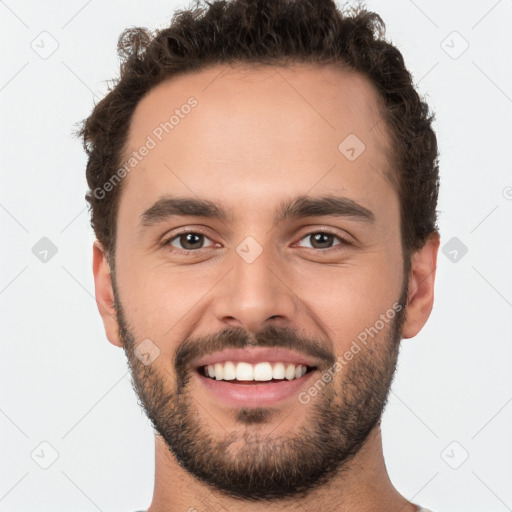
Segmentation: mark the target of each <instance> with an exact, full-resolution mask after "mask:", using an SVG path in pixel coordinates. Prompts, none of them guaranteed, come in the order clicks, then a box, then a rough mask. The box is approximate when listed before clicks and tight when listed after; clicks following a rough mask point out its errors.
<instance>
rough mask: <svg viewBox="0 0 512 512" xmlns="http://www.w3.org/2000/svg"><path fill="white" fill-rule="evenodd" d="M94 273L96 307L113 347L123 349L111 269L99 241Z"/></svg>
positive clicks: (95, 243) (93, 266)
mask: <svg viewBox="0 0 512 512" xmlns="http://www.w3.org/2000/svg"><path fill="white" fill-rule="evenodd" d="M92 271H93V273H94V289H95V294H96V305H97V306H98V311H99V312H100V315H101V318H102V320H103V325H104V326H105V334H106V335H107V338H108V340H109V341H110V343H112V345H115V346H117V347H122V346H123V344H122V342H121V340H120V337H119V325H118V323H117V315H116V309H115V307H114V291H113V288H112V279H111V277H110V267H109V264H108V262H107V257H106V255H105V251H104V249H103V246H102V245H101V243H100V242H99V241H98V240H96V241H95V242H94V245H93V255H92Z"/></svg>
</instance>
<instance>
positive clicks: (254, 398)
mask: <svg viewBox="0 0 512 512" xmlns="http://www.w3.org/2000/svg"><path fill="white" fill-rule="evenodd" d="M315 373H316V370H313V371H311V372H309V373H306V374H305V375H303V376H302V377H299V378H298V379H293V380H282V381H279V382H268V383H262V384H254V383H250V384H244V383H238V382H237V383H235V381H228V380H215V379H210V378H208V377H204V376H203V375H201V374H200V373H199V372H196V376H197V378H198V379H199V381H200V383H201V385H202V386H204V387H206V389H207V390H208V391H209V392H210V393H211V394H212V395H213V396H215V398H216V399H217V400H219V401H220V402H222V403H223V404H227V405H230V406H234V407H268V406H272V405H278V404H280V403H281V402H284V401H286V400H289V399H290V398H297V397H298V395H299V393H300V392H301V390H302V389H303V388H305V387H306V386H307V384H308V383H309V381H310V380H311V378H312V377H313V375H314V374H315Z"/></svg>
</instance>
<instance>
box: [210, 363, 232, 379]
mask: <svg viewBox="0 0 512 512" xmlns="http://www.w3.org/2000/svg"><path fill="white" fill-rule="evenodd" d="M215 378H216V379H219V380H220V379H221V378H222V379H224V380H235V379H236V368H235V365H234V364H233V363H232V362H231V361H228V362H227V363H225V364H224V375H223V376H222V377H220V378H219V377H217V372H215Z"/></svg>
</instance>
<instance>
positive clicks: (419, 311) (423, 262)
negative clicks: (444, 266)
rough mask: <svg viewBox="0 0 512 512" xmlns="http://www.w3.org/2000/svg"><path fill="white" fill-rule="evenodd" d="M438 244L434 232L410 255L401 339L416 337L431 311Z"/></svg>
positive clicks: (438, 240)
mask: <svg viewBox="0 0 512 512" xmlns="http://www.w3.org/2000/svg"><path fill="white" fill-rule="evenodd" d="M439 243H440V237H439V233H438V232H437V231H435V232H434V233H432V234H431V235H430V236H429V238H428V239H427V240H426V242H425V244H424V245H423V247H422V248H421V249H418V250H417V251H416V252H414V253H413V255H412V261H411V274H410V278H409V290H408V297H407V307H406V317H405V322H404V325H403V329H402V337H403V338H413V337H414V336H416V335H417V334H418V333H419V332H420V331H421V329H422V328H423V326H424V325H425V323H426V322H427V320H428V317H429V316H430V313H431V311H432V306H433V305H434V281H435V277H436V268H437V251H438V249H439Z"/></svg>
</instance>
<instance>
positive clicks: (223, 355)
mask: <svg viewBox="0 0 512 512" xmlns="http://www.w3.org/2000/svg"><path fill="white" fill-rule="evenodd" d="M225 361H233V362H242V361H243V362H246V363H251V364H257V363H262V362H269V363H277V362H283V363H291V364H295V365H299V364H303V365H305V366H310V367H313V366H317V365H318V364H319V362H318V361H317V360H316V359H314V358H312V357H309V356H306V355H303V354H299V353H297V352H293V351H291V350H287V349H282V348H277V347H274V348H272V347H252V348H250V347H248V348H242V349H240V348H238V349H224V350H221V351H220V352H214V353H213V354H209V355H207V356H204V357H202V358H200V359H198V360H196V361H195V362H194V363H193V367H194V368H200V367H202V366H207V365H212V364H215V363H223V362H225Z"/></svg>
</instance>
